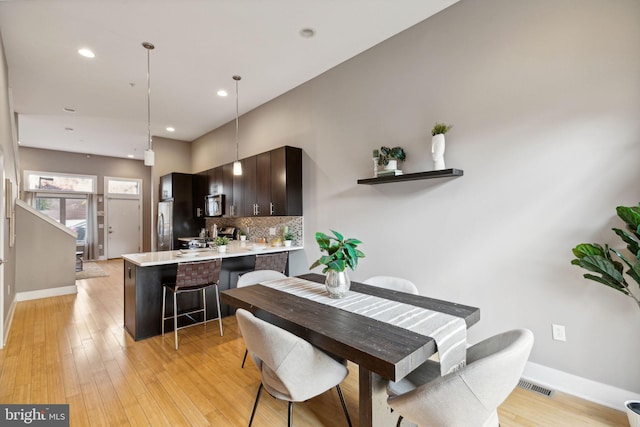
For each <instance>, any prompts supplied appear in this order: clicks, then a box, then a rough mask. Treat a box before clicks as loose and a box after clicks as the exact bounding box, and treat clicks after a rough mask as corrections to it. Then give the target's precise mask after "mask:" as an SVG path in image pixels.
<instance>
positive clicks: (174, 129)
mask: <svg viewBox="0 0 640 427" xmlns="http://www.w3.org/2000/svg"><path fill="white" fill-rule="evenodd" d="M175 131H176V128H172V127H171V126H169V127H168V128H167V132H175Z"/></svg>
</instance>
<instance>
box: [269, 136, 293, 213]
mask: <svg viewBox="0 0 640 427" xmlns="http://www.w3.org/2000/svg"><path fill="white" fill-rule="evenodd" d="M270 153H271V167H270V175H271V179H270V182H271V207H270V214H271V215H273V216H284V215H288V216H302V149H300V148H297V147H289V146H284V147H281V148H277V149H275V150H272V151H270ZM267 215H269V213H267Z"/></svg>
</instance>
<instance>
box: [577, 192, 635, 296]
mask: <svg viewBox="0 0 640 427" xmlns="http://www.w3.org/2000/svg"><path fill="white" fill-rule="evenodd" d="M616 212H617V214H618V217H620V219H622V221H624V222H625V224H626V225H627V230H628V232H627V231H625V230H622V229H620V228H613V229H612V230H613V231H614V232H615V233H616V234H617V235H618V236H619V237H620V238H621V239H622V240H623V241H624V242H625V243H626V244H627V249H628V251H629V252H630V254H631V255H632V257H630V256H629V255H625V254H623V253H621V252H620V251H617V250H616V249H613V248H611V247H609V245H608V244H605V245H604V247H603V246H602V245H600V244H598V243H582V244H579V245H578V246H576V247H575V248H573V254H574V255H575V256H576V258H575V259H574V260H572V261H571V264H573V265H577V266H580V267H582V268H584V269H586V270H588V271H590V272H592V273H595V274H591V273H587V274H584V277H585V278H587V279H590V280H594V281H596V282H598V283H602V284H603V285H606V286H609V287H610V288H613V289H615V290H617V291H619V292H622V293H623V294H625V295H627V296H629V297H630V298H633V300H634V301H635V302H636V304H638V308H640V297H639V296H637V295H636V294H634V292H637V291H638V290H640V204H639V205H638V206H618V207H617V208H616ZM625 265H626V267H627V270H626V271H625ZM627 277H629V278H631V279H633V280H634V281H635V282H636V284H637V285H638V289H635V291H631V286H630V284H629V282H628V281H627ZM634 288H635V287H634Z"/></svg>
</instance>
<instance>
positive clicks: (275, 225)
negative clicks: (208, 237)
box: [206, 216, 303, 246]
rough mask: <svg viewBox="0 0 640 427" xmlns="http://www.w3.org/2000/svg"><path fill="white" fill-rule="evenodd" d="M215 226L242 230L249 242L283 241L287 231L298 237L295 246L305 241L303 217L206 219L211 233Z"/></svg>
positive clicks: (294, 242) (294, 241)
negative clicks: (261, 240)
mask: <svg viewBox="0 0 640 427" xmlns="http://www.w3.org/2000/svg"><path fill="white" fill-rule="evenodd" d="M213 224H216V225H217V226H218V227H236V228H240V229H242V230H244V231H245V232H246V233H247V240H249V241H251V242H255V241H257V240H258V239H260V238H264V239H266V241H267V242H268V243H270V242H271V241H272V240H274V239H282V235H283V234H284V232H285V229H287V230H288V231H289V232H290V233H292V234H293V235H295V236H296V237H295V239H294V240H293V242H292V244H293V245H294V246H296V245H301V244H302V241H303V239H302V237H303V217H301V216H268V217H243V218H228V217H220V218H218V217H215V218H206V225H207V230H209V233H211V228H212V227H213ZM271 231H274V232H275V234H271Z"/></svg>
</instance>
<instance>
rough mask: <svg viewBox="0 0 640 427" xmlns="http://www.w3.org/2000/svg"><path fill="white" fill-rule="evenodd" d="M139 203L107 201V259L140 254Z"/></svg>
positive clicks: (133, 201)
mask: <svg viewBox="0 0 640 427" xmlns="http://www.w3.org/2000/svg"><path fill="white" fill-rule="evenodd" d="M140 215H141V213H140V203H139V202H138V201H137V200H135V199H113V198H109V199H107V258H109V259H112V258H120V256H121V255H122V254H132V253H137V252H140V249H141V248H140V228H141V227H140Z"/></svg>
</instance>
